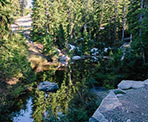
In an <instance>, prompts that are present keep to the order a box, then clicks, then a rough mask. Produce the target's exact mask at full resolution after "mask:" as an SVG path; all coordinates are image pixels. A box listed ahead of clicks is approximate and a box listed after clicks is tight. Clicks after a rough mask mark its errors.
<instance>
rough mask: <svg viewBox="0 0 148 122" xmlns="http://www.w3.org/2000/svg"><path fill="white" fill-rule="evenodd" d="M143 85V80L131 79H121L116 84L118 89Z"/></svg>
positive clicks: (135, 87)
mask: <svg viewBox="0 0 148 122" xmlns="http://www.w3.org/2000/svg"><path fill="white" fill-rule="evenodd" d="M144 86H145V83H144V82H143V81H132V80H122V81H121V82H120V83H119V84H118V88H119V89H123V90H126V89H137V88H142V87H144Z"/></svg>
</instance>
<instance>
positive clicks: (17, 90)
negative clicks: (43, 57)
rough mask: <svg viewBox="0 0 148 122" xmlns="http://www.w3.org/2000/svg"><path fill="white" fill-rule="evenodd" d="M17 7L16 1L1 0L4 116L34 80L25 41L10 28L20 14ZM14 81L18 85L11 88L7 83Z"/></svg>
mask: <svg viewBox="0 0 148 122" xmlns="http://www.w3.org/2000/svg"><path fill="white" fill-rule="evenodd" d="M16 6H19V4H18V2H17V1H16V0H0V88H1V95H0V103H1V104H0V113H1V112H3V114H5V112H8V110H7V108H9V107H10V106H11V105H13V104H14V102H15V101H14V98H17V97H18V96H19V95H21V94H22V93H23V92H24V90H25V87H26V86H25V85H27V84H29V83H31V81H33V80H34V73H33V72H32V69H31V67H30V63H29V62H28V61H27V55H28V51H27V45H26V43H25V39H24V37H23V36H22V35H20V34H14V33H13V32H12V31H11V28H10V24H11V23H12V22H13V18H14V16H16V15H18V14H19V12H20V11H19V7H16ZM14 79H15V80H16V84H14V85H11V86H10V85H9V84H8V83H7V82H8V81H9V80H10V81H12V82H15V81H14ZM7 114H8V113H7ZM3 117H4V116H2V114H1V115H0V121H3V120H7V119H8V118H6V117H4V118H3Z"/></svg>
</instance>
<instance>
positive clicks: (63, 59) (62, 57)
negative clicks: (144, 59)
mask: <svg viewBox="0 0 148 122" xmlns="http://www.w3.org/2000/svg"><path fill="white" fill-rule="evenodd" d="M59 58H60V59H59V60H60V61H61V62H62V61H68V60H69V59H70V58H69V57H68V56H66V55H62V56H60V57H59Z"/></svg>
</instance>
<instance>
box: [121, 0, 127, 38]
mask: <svg viewBox="0 0 148 122" xmlns="http://www.w3.org/2000/svg"><path fill="white" fill-rule="evenodd" d="M125 10H126V5H125V0H123V19H122V27H123V28H122V39H121V40H122V41H124V33H125Z"/></svg>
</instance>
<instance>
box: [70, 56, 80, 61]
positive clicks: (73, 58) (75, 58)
mask: <svg viewBox="0 0 148 122" xmlns="http://www.w3.org/2000/svg"><path fill="white" fill-rule="evenodd" d="M80 59H82V58H81V57H80V56H73V57H72V60H74V61H76V60H80Z"/></svg>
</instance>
